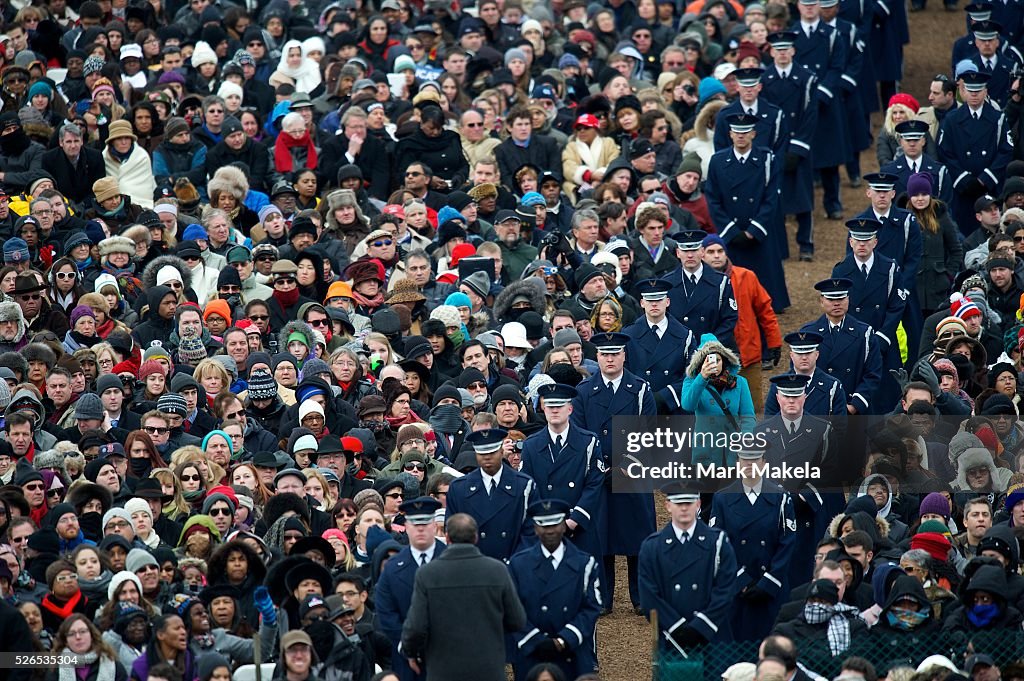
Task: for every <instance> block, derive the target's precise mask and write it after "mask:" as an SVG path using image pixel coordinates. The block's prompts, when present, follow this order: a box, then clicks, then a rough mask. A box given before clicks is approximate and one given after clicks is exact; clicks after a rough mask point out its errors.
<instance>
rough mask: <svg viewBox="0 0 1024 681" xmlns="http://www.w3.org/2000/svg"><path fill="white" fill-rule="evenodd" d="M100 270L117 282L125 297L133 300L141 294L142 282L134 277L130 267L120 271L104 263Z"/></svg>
mask: <svg viewBox="0 0 1024 681" xmlns="http://www.w3.org/2000/svg"><path fill="white" fill-rule="evenodd" d="M102 269H103V271H104V272H105V273H106V274H109V275H110V276H112V277H114V279H116V280H117V285H118V286H119V287H120V288H121V290H122V291H124V293H125V295H126V296H128V297H131V298H135V297H138V296H139V295H140V294H141V293H142V282H141V281H139V278H138V277H136V276H135V271H134V270H133V269H132V267H131V266H130V265H129V266H128V267H126V268H125V269H120V268H118V267H114V266H113V265H111V264H110V263H104V264H103V267H102Z"/></svg>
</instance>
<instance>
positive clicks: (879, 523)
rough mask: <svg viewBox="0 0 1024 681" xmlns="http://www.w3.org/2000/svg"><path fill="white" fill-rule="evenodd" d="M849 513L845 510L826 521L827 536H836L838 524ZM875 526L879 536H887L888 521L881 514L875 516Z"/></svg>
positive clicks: (847, 516) (837, 534)
mask: <svg viewBox="0 0 1024 681" xmlns="http://www.w3.org/2000/svg"><path fill="white" fill-rule="evenodd" d="M849 517H850V515H849V514H848V513H846V512H845V511H844V512H842V513H840V514H839V515H837V516H835V517H833V518H832V520H830V521H829V523H828V536H830V537H838V536H839V526H840V525H841V524H842V523H843V519H844V518H849ZM875 527H876V528H878V536H879V537H888V536H889V521H888V520H886V519H885V518H883V517H881V516H877V515H876V516H875Z"/></svg>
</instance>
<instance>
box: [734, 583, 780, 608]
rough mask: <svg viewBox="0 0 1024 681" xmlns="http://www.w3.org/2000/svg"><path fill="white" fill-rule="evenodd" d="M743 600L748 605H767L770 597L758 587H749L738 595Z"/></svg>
mask: <svg viewBox="0 0 1024 681" xmlns="http://www.w3.org/2000/svg"><path fill="white" fill-rule="evenodd" d="M740 596H741V597H742V598H743V600H745V601H747V602H749V603H755V604H756V603H768V602H769V601H771V600H772V595H771V594H770V593H768V592H767V591H765V590H764V589H762V588H761V587H758V586H750V587H747V588H746V589H744V590H743V592H742V593H741V594H740Z"/></svg>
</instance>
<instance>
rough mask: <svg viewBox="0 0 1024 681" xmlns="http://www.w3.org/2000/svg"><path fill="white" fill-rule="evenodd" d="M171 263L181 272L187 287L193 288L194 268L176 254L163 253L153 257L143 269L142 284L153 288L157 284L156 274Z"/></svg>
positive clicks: (183, 282) (183, 283) (182, 279)
mask: <svg viewBox="0 0 1024 681" xmlns="http://www.w3.org/2000/svg"><path fill="white" fill-rule="evenodd" d="M168 265H170V266H171V267H173V268H174V269H176V270H178V272H179V273H180V274H181V284H182V286H184V287H185V288H186V289H189V288H192V269H191V268H190V267H189V266H188V265H187V264H186V263H185V261H184V260H182V259H181V258H179V257H178V256H176V255H161V256H159V257H156V258H153V261H152V262H151V263H149V264H148V265H146V269H144V270H142V277H141V280H142V286H143V288H147V289H151V288H153V287H154V286H156V275H157V272H159V271H160V270H161V269H162V268H164V267H166V266H168Z"/></svg>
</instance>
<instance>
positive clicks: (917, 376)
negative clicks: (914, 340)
mask: <svg viewBox="0 0 1024 681" xmlns="http://www.w3.org/2000/svg"><path fill="white" fill-rule="evenodd" d="M910 378H911V380H914V381H924V382H925V383H927V384H928V387H929V388H930V389H931V391H932V397H938V396H939V395H940V394H941V393H942V390H941V389H940V388H939V375H938V374H937V373H935V367H933V366H932V365H931V363H929V362H928V358H927V357H922V358H921V359H919V360H918V361H917V364H915V365H914V368H913V369H911V371H910Z"/></svg>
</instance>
